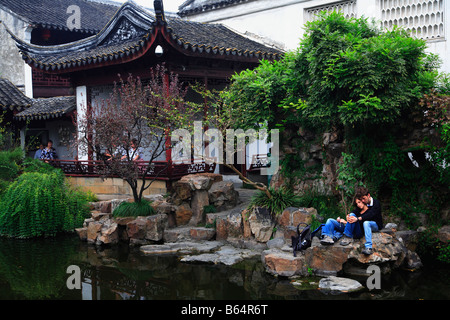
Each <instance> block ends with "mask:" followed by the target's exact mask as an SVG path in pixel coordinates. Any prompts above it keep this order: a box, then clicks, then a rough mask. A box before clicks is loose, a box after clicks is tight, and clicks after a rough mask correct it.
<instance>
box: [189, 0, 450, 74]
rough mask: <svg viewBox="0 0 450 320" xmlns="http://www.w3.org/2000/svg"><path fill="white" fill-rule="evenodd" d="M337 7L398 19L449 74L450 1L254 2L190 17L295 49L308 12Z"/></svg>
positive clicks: (357, 13) (378, 19) (349, 12)
mask: <svg viewBox="0 0 450 320" xmlns="http://www.w3.org/2000/svg"><path fill="white" fill-rule="evenodd" d="M334 7H339V8H341V9H342V10H343V11H344V13H346V15H352V12H353V15H354V16H357V17H361V16H365V17H368V18H374V19H375V21H376V22H377V23H379V25H380V26H381V25H384V23H385V24H386V25H393V24H394V23H395V24H397V25H400V26H402V27H404V28H406V29H408V28H409V29H411V30H413V31H414V34H415V35H416V36H418V37H420V38H423V39H426V40H427V44H428V49H427V51H428V52H432V53H435V54H438V55H439V56H440V57H441V59H442V60H443V65H442V68H441V70H442V71H445V72H450V53H449V51H448V49H449V48H448V38H449V37H450V0H344V1H336V0H277V1H273V0H255V1H250V2H247V3H243V4H238V5H234V6H228V7H225V8H221V9H215V10H211V11H205V12H201V13H199V14H196V15H190V16H187V17H186V19H188V20H192V21H198V22H209V23H222V24H224V25H226V26H228V27H230V28H231V29H233V30H235V31H238V32H240V33H242V34H247V35H248V36H255V38H256V39H259V40H260V41H261V40H262V41H263V42H265V43H266V44H273V45H275V46H277V47H279V48H282V49H285V50H294V49H296V48H297V47H298V44H299V41H300V39H301V37H302V36H303V33H304V29H303V27H304V23H305V22H307V21H308V20H309V19H311V14H310V12H312V11H314V10H315V9H317V10H321V9H324V8H325V9H329V8H331V9H332V8H334ZM383 10H384V11H383ZM410 22H412V23H410ZM441 24H442V26H441ZM419 28H420V32H418V31H419ZM425 28H426V30H427V31H428V29H429V28H431V29H432V32H427V33H425V34H424V32H423V31H422V30H423V29H425ZM441 28H442V30H440V29H441ZM435 29H436V30H435ZM437 34H439V37H437Z"/></svg>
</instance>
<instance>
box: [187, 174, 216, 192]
mask: <svg viewBox="0 0 450 320" xmlns="http://www.w3.org/2000/svg"><path fill="white" fill-rule="evenodd" d="M179 181H180V182H187V183H188V184H189V186H190V187H191V190H208V189H209V188H210V187H211V185H212V183H213V181H214V180H213V178H212V177H209V176H206V175H200V174H189V175H186V176H184V177H182V178H181V179H180V180H179Z"/></svg>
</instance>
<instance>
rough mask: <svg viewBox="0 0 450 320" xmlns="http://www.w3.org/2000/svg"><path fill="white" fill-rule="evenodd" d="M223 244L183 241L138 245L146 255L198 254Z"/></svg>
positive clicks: (211, 250)
mask: <svg viewBox="0 0 450 320" xmlns="http://www.w3.org/2000/svg"><path fill="white" fill-rule="evenodd" d="M222 245H223V243H222V242H219V241H198V242H193V241H185V242H175V243H165V244H162V245H161V244H154V245H145V246H142V247H140V249H139V250H140V252H141V253H143V254H146V255H152V254H161V253H172V254H174V253H181V254H192V253H196V254H200V253H209V252H213V251H215V250H217V249H219V248H220V247H221V246H222Z"/></svg>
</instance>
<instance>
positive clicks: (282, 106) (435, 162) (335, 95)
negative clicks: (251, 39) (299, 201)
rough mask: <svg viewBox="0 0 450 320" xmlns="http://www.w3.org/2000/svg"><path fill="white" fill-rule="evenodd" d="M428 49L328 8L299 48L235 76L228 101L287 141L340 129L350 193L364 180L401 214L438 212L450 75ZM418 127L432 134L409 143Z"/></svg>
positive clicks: (241, 118) (239, 115) (238, 114)
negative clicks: (307, 133)
mask: <svg viewBox="0 0 450 320" xmlns="http://www.w3.org/2000/svg"><path fill="white" fill-rule="evenodd" d="M425 49H426V42H425V41H424V40H421V39H416V38H412V37H410V36H409V35H408V34H407V32H406V31H404V30H402V29H399V28H394V29H393V30H390V31H381V30H379V29H378V28H377V27H376V26H375V23H373V22H369V21H368V20H367V19H365V18H350V19H346V18H345V17H344V16H343V14H342V13H337V12H333V13H330V14H327V13H322V14H320V15H319V18H318V19H317V20H316V21H312V22H308V23H307V24H306V26H305V35H304V37H303V38H302V39H301V42H300V46H299V48H298V50H296V51H294V52H289V53H287V54H286V55H285V57H284V58H283V59H282V60H280V61H276V62H273V63H269V62H267V61H264V62H262V63H261V64H260V66H258V67H257V68H256V69H254V70H252V71H244V72H241V73H240V74H237V75H235V76H234V77H233V78H232V83H231V85H230V87H229V88H228V89H227V90H226V92H225V93H224V94H223V97H224V104H225V105H231V106H232V109H233V111H232V112H233V117H234V118H235V119H234V123H236V124H238V125H239V126H242V127H244V128H252V127H253V128H257V127H259V126H266V127H268V128H269V129H271V128H281V129H285V131H284V132H285V135H284V136H283V138H285V139H291V138H292V136H293V135H294V136H295V133H296V132H298V131H299V129H301V128H306V129H309V130H311V131H312V132H313V133H315V134H316V135H321V134H322V133H324V132H327V131H328V132H330V131H332V132H337V133H338V135H339V136H342V137H344V139H345V142H346V144H345V146H346V150H345V154H344V156H345V157H344V161H343V162H342V163H341V164H340V165H339V166H338V172H336V173H337V176H338V178H342V180H341V183H342V184H340V185H337V186H336V187H337V189H338V191H339V192H341V195H342V198H345V199H347V200H349V194H350V192H351V188H352V186H353V185H356V184H361V183H364V184H365V185H367V186H368V187H370V189H371V190H372V192H371V193H372V194H373V195H376V196H381V197H383V198H385V199H390V200H391V201H390V203H389V204H390V208H389V209H390V211H391V212H394V213H395V214H399V215H401V216H402V217H404V218H405V217H410V216H411V214H410V213H411V212H425V213H429V215H430V216H433V212H439V210H440V208H442V206H443V205H444V200H443V199H445V198H446V197H447V198H448V194H449V188H448V185H449V180H448V179H449V178H448V177H449V176H448V172H449V170H448V163H450V157H449V152H448V150H450V143H449V141H450V139H449V136H450V135H449V132H450V129H449V121H448V120H449V119H448V110H449V100H448V96H446V94H448V93H449V91H448V88H449V85H448V84H449V80H448V79H449V77H448V75H447V74H441V73H439V72H438V71H437V69H438V67H439V64H440V62H439V58H438V57H437V56H435V55H430V54H428V55H427V54H426V53H425ZM415 129H421V130H423V132H430V134H429V135H424V136H423V137H419V138H420V139H421V140H422V141H418V142H417V141H416V145H414V146H407V145H404V144H402V143H403V141H405V139H406V140H407V139H408V138H409V137H410V136H412V133H413V132H414V130H415ZM433 132H435V133H436V134H433ZM411 154H412V156H413V160H414V161H416V162H417V163H418V165H414V164H413V162H412V161H411V160H410V158H409V155H411ZM295 156H296V155H295V154H294V158H295V159H297V158H298V157H297V158H296V157H295ZM286 158H288V157H286ZM289 170H291V171H292V170H293V168H290V169H289ZM284 171H286V170H284ZM342 200H344V199H342ZM434 216H435V214H434ZM435 221H436V220H435Z"/></svg>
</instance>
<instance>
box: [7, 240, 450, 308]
mask: <svg viewBox="0 0 450 320" xmlns="http://www.w3.org/2000/svg"><path fill="white" fill-rule="evenodd" d="M69 265H77V266H79V267H80V269H81V273H82V274H81V277H82V279H81V280H82V288H81V290H69V289H67V286H66V280H67V278H68V277H69V274H67V273H66V270H67V267H68V266H69ZM448 277H449V276H448V272H447V270H446V269H438V270H437V271H436V270H433V271H432V272H422V273H393V274H391V275H388V276H385V277H383V279H382V290H377V291H372V292H369V291H368V290H365V291H363V292H359V293H353V294H345V295H337V296H336V295H326V294H324V293H323V292H321V291H320V290H318V289H317V284H318V281H319V280H320V279H315V278H305V279H303V284H302V285H300V286H294V285H292V283H291V281H290V280H289V279H277V278H274V277H273V276H271V275H269V274H267V273H266V272H265V270H264V267H263V265H262V264H261V262H260V261H259V259H256V260H250V261H246V262H245V263H240V264H238V265H235V266H233V267H226V266H223V265H194V264H185V263H180V262H179V261H178V257H176V256H172V255H166V256H143V255H141V254H140V253H139V251H138V250H137V249H130V248H129V247H128V246H126V245H123V246H119V247H116V248H103V249H102V248H96V247H95V246H89V245H87V244H85V243H81V242H80V241H79V240H78V238H77V237H72V236H65V237H59V238H56V239H51V240H50V239H41V240H36V241H29V240H27V241H18V240H8V239H0V299H75V300H81V299H84V300H147V299H148V300H158V299H164V300H175V299H177V300H184V299H186V300H199V299H200V300H201V299H208V300H241V299H243V300H244V299H245V300H259V299H262V300H272V299H285V300H298V299H302V300H303V299H305V300H310V299H331V300H333V299H450V291H449V288H450V281H449V278H448ZM357 280H360V282H361V283H362V284H365V279H364V278H363V279H357Z"/></svg>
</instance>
